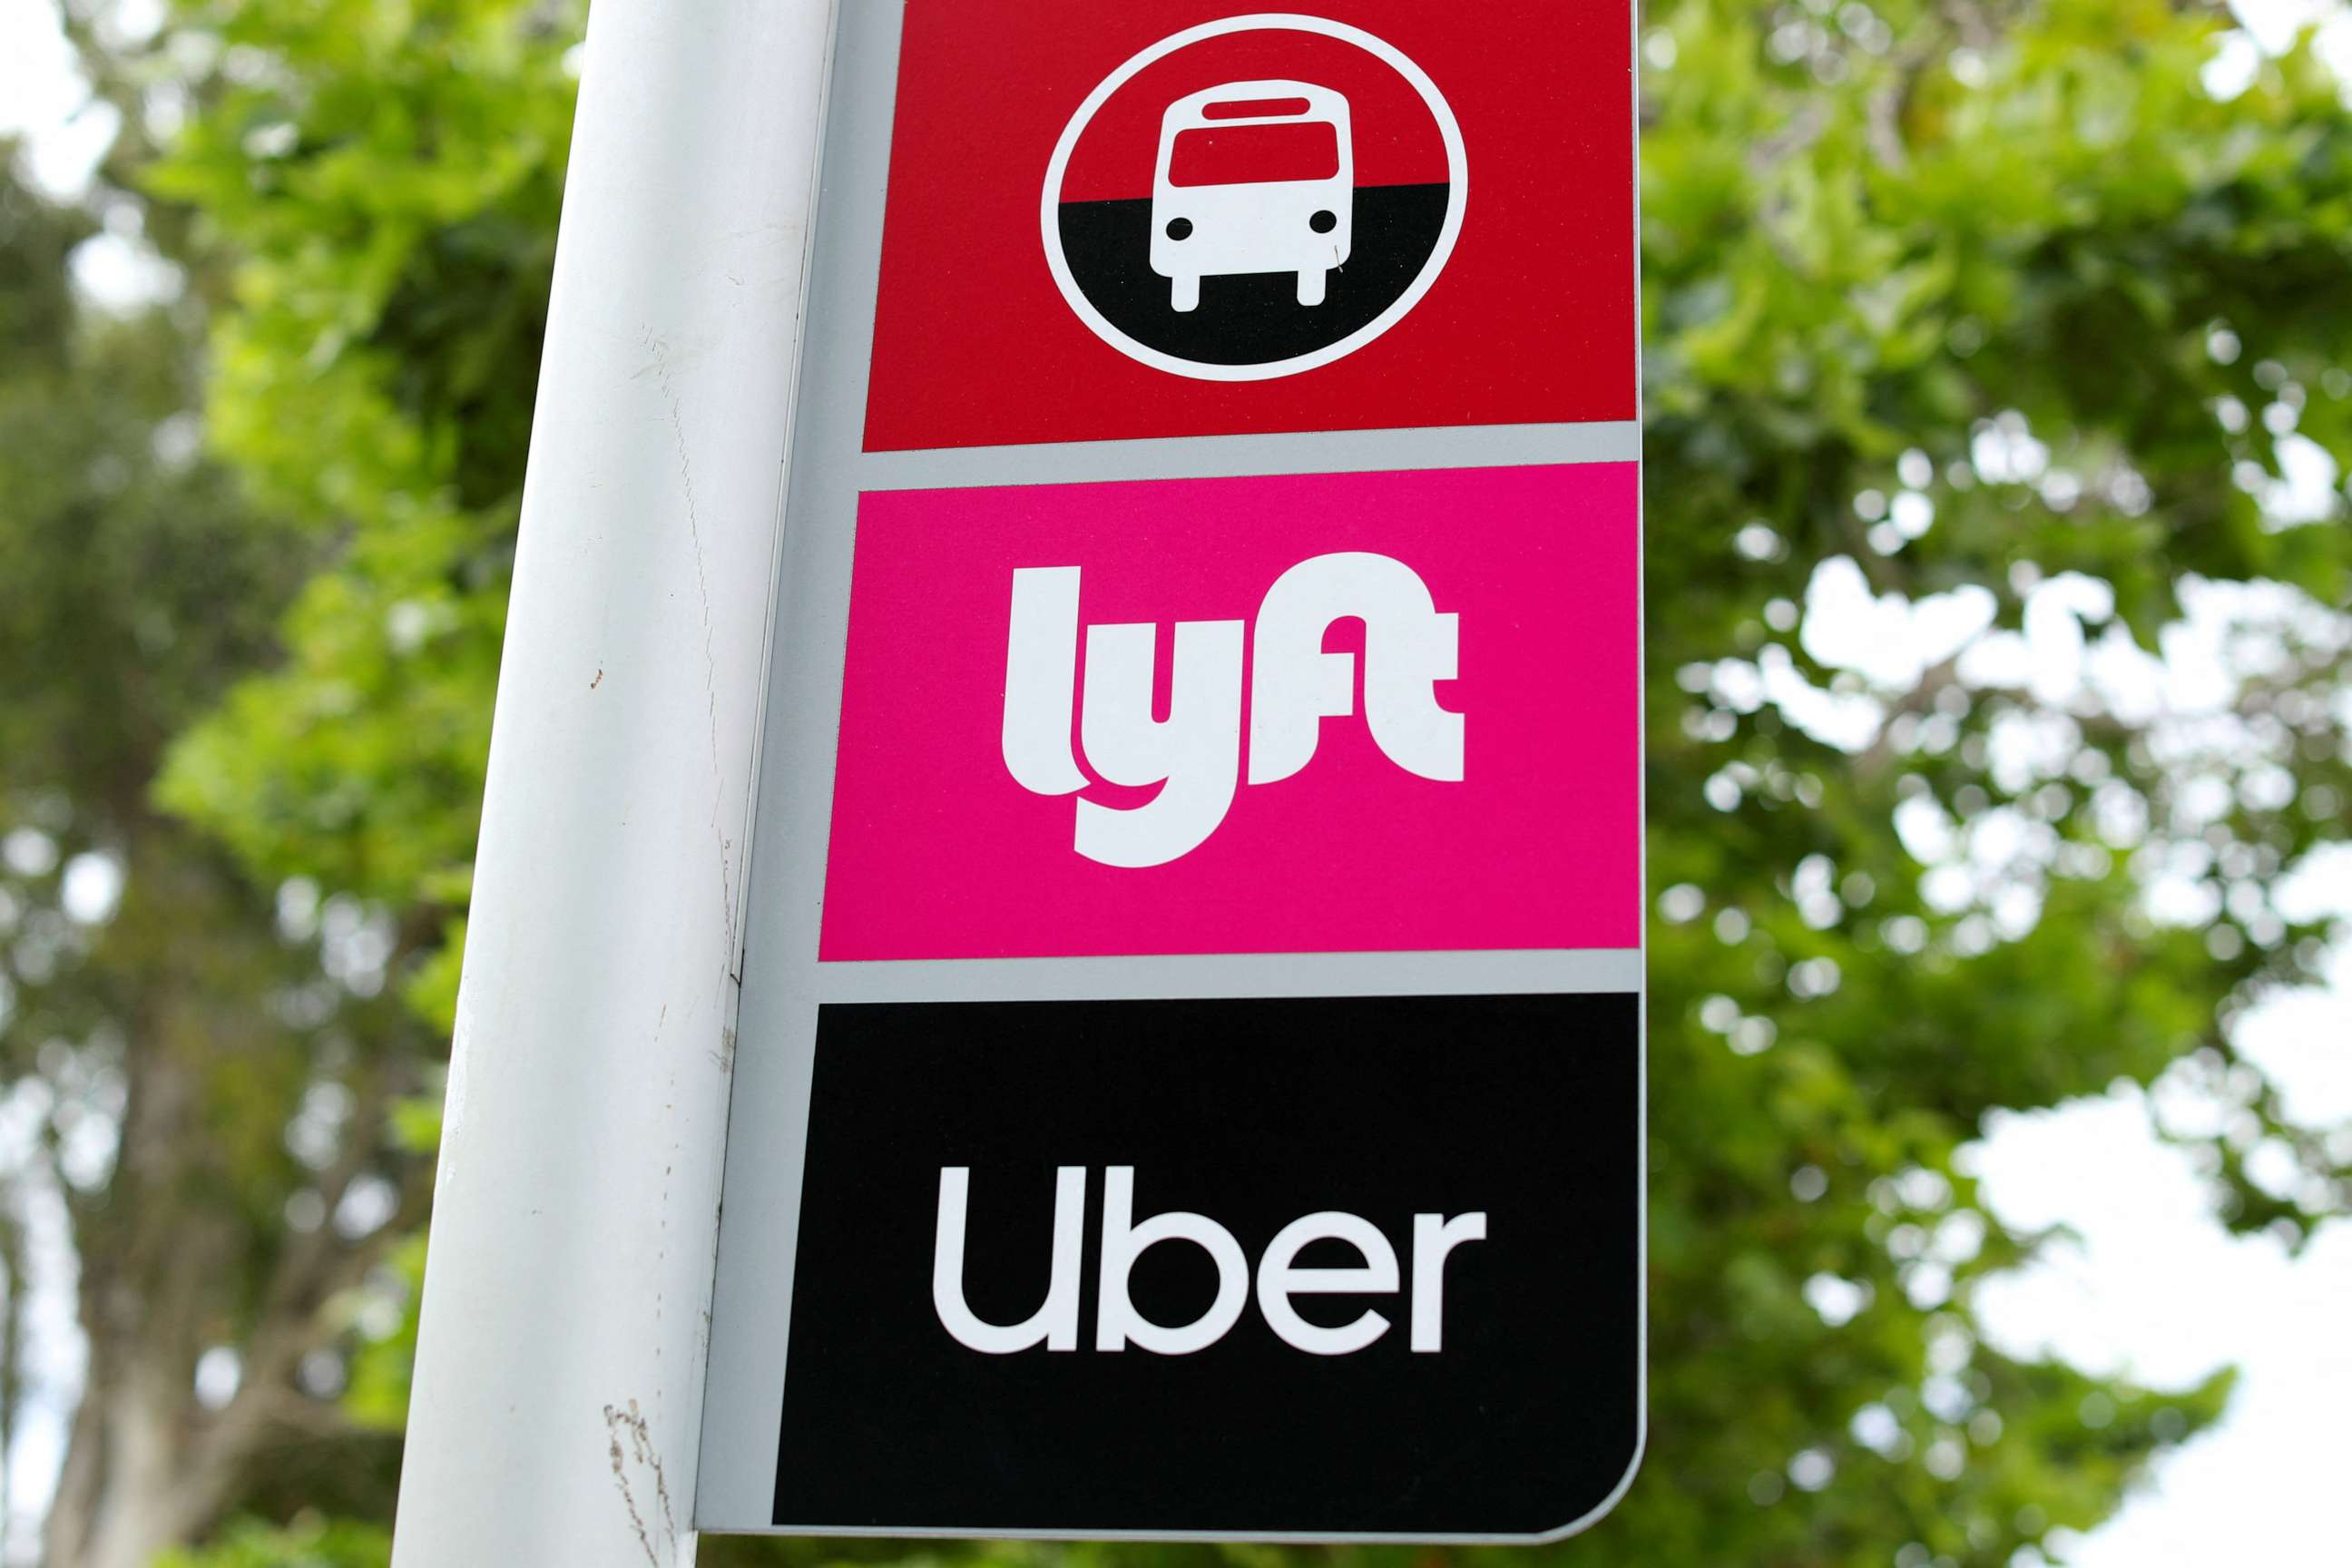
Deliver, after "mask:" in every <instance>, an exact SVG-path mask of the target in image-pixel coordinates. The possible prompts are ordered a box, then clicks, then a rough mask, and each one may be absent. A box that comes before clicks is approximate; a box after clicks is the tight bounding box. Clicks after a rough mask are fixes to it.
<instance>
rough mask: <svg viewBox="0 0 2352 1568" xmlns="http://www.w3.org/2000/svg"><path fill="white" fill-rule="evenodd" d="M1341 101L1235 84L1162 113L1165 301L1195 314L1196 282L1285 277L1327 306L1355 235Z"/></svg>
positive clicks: (1320, 90)
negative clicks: (1331, 281)
mask: <svg viewBox="0 0 2352 1568" xmlns="http://www.w3.org/2000/svg"><path fill="white" fill-rule="evenodd" d="M1355 185H1356V168H1355V145H1354V140H1353V137H1352V135H1351V133H1350V130H1349V117H1348V100H1347V99H1346V98H1345V97H1343V96H1342V95H1341V94H1339V93H1338V92H1336V91H1334V90H1333V89H1330V88H1328V87H1317V86H1315V85H1313V84H1311V83H1308V82H1303V81H1234V82H1226V83H1223V85H1221V86H1217V87H1212V88H1208V89H1203V90H1202V91H1200V92H1193V93H1187V94H1186V95H1185V96H1183V97H1182V98H1180V99H1178V100H1176V101H1175V102H1173V103H1171V104H1170V105H1169V106H1168V108H1167V110H1166V112H1164V113H1163V114H1162V115H1161V116H1160V154H1159V161H1158V167H1157V169H1156V170H1155V171H1154V174H1153V177H1152V183H1151V270H1152V271H1154V272H1156V273H1158V274H1159V275H1160V277H1162V278H1165V279H1168V300H1169V307H1170V308H1171V310H1178V311H1186V312H1189V311H1192V310H1198V309H1199V308H1200V304H1201V279H1202V278H1204V277H1216V278H1223V277H1232V276H1235V275H1239V274H1249V273H1261V272H1288V273H1293V274H1295V275H1296V276H1297V279H1298V287H1297V300H1298V303H1299V304H1300V305H1301V306H1304V307H1313V306H1317V305H1320V304H1322V303H1323V300H1324V297H1325V291H1326V288H1327V279H1328V278H1329V276H1330V272H1331V269H1332V268H1335V267H1338V266H1339V265H1340V264H1341V263H1342V262H1344V261H1346V260H1347V259H1348V253H1349V249H1350V247H1352V245H1353V242H1354V235H1355V211H1356V189H1355Z"/></svg>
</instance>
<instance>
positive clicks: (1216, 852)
mask: <svg viewBox="0 0 2352 1568" xmlns="http://www.w3.org/2000/svg"><path fill="white" fill-rule="evenodd" d="M1639 504H1640V470H1639V468H1638V466H1637V465H1635V464H1633V463H1590V464H1576V465H1568V466H1558V467H1534V468H1473V469H1448V470H1426V471H1416V472H1405V473H1384V474H1336V475H1309V476H1298V477H1282V478H1271V479H1171V480H1152V481H1141V482H1131V483H1115V484H1070V485H1034V486H1019V487H1012V488H1005V489H943V490H907V491H884V492H876V493H869V494H866V495H865V496H863V497H861V498H860V500H859V505H858V514H857V535H856V564H855V568H854V571H853V575H852V582H851V589H850V607H849V643H848V661H847V666H846V669H845V677H844V681H843V690H842V717H841V735H840V752H839V756H838V759H837V762H838V765H837V772H836V775H835V786H834V803H833V826H832V837H831V847H830V852H829V858H828V861H827V867H826V873H825V896H824V923H823V929H822V937H821V940H820V943H819V956H820V957H821V958H823V959H826V960H835V961H838V960H853V961H854V960H867V959H926V958H932V959H937V958H983V957H1048V956H1083V955H1103V954H1145V953H1193V952H1428V951H1449V950H1450V951H1467V950H1502V949H1518V950H1526V949H1580V948H1581V949H1591V948H1633V947H1634V946H1637V945H1638V943H1639V933H1640V886H1639V882H1640V831H1641V829H1640V793H1639V792H1640V776H1639V775H1640V763H1639V759H1640V732H1639V728H1640V694H1639V690H1638V671H1637V667H1636V659H1637V658H1638V648H1639V632H1638V627H1637V626H1636V625H1635V616H1636V605H1637V599H1638V587H1637V571H1638V563H1637V558H1636V555H1637V539H1636V533H1637V530H1636V514H1637V510H1638V507H1639Z"/></svg>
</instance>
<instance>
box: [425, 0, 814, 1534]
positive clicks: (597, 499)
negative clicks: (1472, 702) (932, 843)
mask: <svg viewBox="0 0 2352 1568" xmlns="http://www.w3.org/2000/svg"><path fill="white" fill-rule="evenodd" d="M831 11H832V5H831V0H690V3H689V0H595V4H594V8H593V14H592V16H591V19H590V22H589V27H588V41H587V50H586V58H585V65H584V68H583V77H582V83H581V94H580V106H579V117H578V121H577V130H576V132H575V135H574V139H573V142H572V164H571V172H570V176H569V184H568V187H567V189H566V191H565V194H564V201H563V223H562V237H561V241H560V244H559V247H558V249H557V253H556V263H555V283H554V293H553V298H552V300H551V308H550V317H549V321H548V333H547V346H546V353H545V359H544V362H543V364H542V368H541V379H540V387H539V403H538V411H537V416H536V423H535V425H534V426H533V429H532V432H531V446H530V475H529V479H528V483H527V484H526V487H525V489H524V495H523V507H522V532H521V542H520V547H519V553H518V555H517V558H516V563H515V582H514V593H513V600H512V608H511V612H510V616H509V624H508V629H507V642H506V653H505V660H504V667H503V668H502V670H501V672H500V678H499V697H498V709H497V715H496V720H495V723H494V727H493V731H492V745H491V752H490V767H489V780H488V792H487V795H486V798H485V800H484V802H483V808H482V837H481V849H480V855H479V858H478V863H477V868H476V873H475V882H474V898H473V911H472V919H471V927H470V931H469V933H468V935H467V942H466V974H465V984H464V987H463V991H462V994H461V995H460V997H459V1001H458V1009H457V1011H458V1018H457V1041H456V1045H455V1047H454V1052H453V1057H452V1061H451V1068H450V1078H449V1096H448V1115H447V1121H446V1131H445V1132H444V1135H443V1142H442V1150H441V1168H440V1174H439V1186H438V1191H437V1194H436V1204H435V1209H434V1215H433V1238H432V1244H431V1250H430V1253H429V1256H428V1258H427V1262H426V1268H425V1301H424V1321H423V1326H422V1330H421V1334H422V1339H421V1343H420V1345H419V1349H418V1359H417V1367H416V1381H415V1394H414V1397H413V1399H412V1401H411V1405H410V1409H409V1425H408V1444H407V1453H406V1458H405V1462H404V1469H403V1472H402V1476H401V1489H400V1513H399V1521H398V1525H397V1529H396V1533H395V1544H394V1551H393V1561H394V1564H395V1565H396V1568H492V1565H494V1564H495V1565H498V1568H509V1565H514V1568H532V1565H538V1564H550V1565H553V1564H562V1568H645V1565H646V1564H648V1563H650V1564H653V1565H654V1568H674V1565H677V1564H685V1563H691V1562H692V1561H693V1558H694V1532H693V1523H692V1519H691V1516H690V1510H691V1509H692V1507H693V1503H694V1489H695V1475H696V1469H697V1464H698V1454H697V1451H696V1447H697V1440H698V1431H699V1425H700V1416H701V1403H702V1386H703V1371H704V1354H705V1349H706V1342H707V1333H706V1316H705V1314H706V1309H707V1308H708V1306H709V1297H710V1286H711V1258H712V1250H713V1247H714V1244H715V1241H716V1237H717V1228H718V1215H719V1168H720V1163H721V1159H720V1156H721V1152H722V1144H723V1143H724V1141H725V1131H726V1116H727V1098H728V1084H729V1078H730V1071H731V1068H732V1062H733V1036H732V1027H733V1024H734V1014H735V986H734V983H733V982H732V981H731V980H730V973H731V972H733V970H734V969H735V966H736V963H737V952H738V949H739V944H740V919H739V915H740V910H741V908H742V887H743V868H744V864H745V848H746V838H747V831H746V824H747V823H748V821H749V816H750V813H749V805H750V798H751V773H752V765H753V760H754V757H753V753H754V746H755V740H756V735H757V730H758V721H759V714H760V705H761V688H762V685H763V682H762V675H763V670H762V668H761V666H762V658H763V649H764V647H765V642H766V636H767V631H768V621H769V602H770V591H771V578H772V565H773V560H774V554H775V545H776V531H777V528H778V526H779V524H780V521H781V519H780V516H779V513H780V502H781V497H782V484H781V481H782V473H781V467H782V462H783V458H784V453H785V450H786V443H787V437H788V436H789V430H790V421H791V414H792V400H793V384H794V374H795V367H796V362H797V357H798V352H797V351H798V343H799V317H800V312H801V308H802V300H803V273H804V255H805V249H806V238H807V231H808V226H809V223H810V219H811V216H812V208H813V205H814V173H815V163H816V148H817V135H818V124H819V111H820V107H821V99H822V95H823V78H824V58H825V52H826V42H827V36H828V31H829V26H830V23H831Z"/></svg>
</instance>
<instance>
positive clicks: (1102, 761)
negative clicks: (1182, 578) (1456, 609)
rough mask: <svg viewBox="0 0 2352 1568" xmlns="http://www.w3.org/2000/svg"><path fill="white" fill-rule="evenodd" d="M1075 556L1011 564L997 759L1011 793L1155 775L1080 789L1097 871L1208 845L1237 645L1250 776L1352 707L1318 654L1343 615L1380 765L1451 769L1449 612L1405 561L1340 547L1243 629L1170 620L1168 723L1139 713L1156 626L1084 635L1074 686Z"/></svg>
mask: <svg viewBox="0 0 2352 1568" xmlns="http://www.w3.org/2000/svg"><path fill="white" fill-rule="evenodd" d="M1079 574H1080V569H1079V568H1078V567H1076V566H1040V567H1020V568H1016V569H1015V570H1014V571H1013V618H1012V632H1011V636H1010V637H1009V638H1008V640H1007V646H1006V648H1005V658H1004V725H1003V752H1004V765H1005V767H1006V768H1007V769H1008V770H1010V771H1011V773H1012V774H1013V779H1014V780H1015V781H1016V782H1017V783H1019V784H1021V786H1022V787H1023V788H1024V789H1027V790H1031V791H1033V792H1034V793H1035V794H1038V795H1075V794H1076V793H1077V792H1078V791H1080V790H1083V789H1085V788H1086V787H1087V784H1089V783H1091V782H1092V780H1090V779H1089V778H1088V777H1087V773H1086V772H1085V771H1083V770H1082V769H1081V768H1080V767H1079V765H1078V757H1077V755H1075V754H1073V751H1072V746H1071V735H1072V731H1073V728H1074V726H1073V723H1072V719H1073V707H1074V704H1075V705H1076V725H1075V729H1076V735H1077V749H1078V751H1079V752H1083V754H1084V756H1085V760H1086V762H1087V765H1088V766H1090V767H1091V768H1092V769H1093V770H1094V773H1095V774H1096V775H1097V776H1098V777H1100V778H1101V779H1103V780H1106V781H1108V783H1111V784H1128V785H1135V786H1149V785H1151V784H1159V785H1160V786H1161V787H1160V792H1159V794H1157V795H1154V796H1152V798H1151V799H1150V801H1149V802H1147V803H1145V804H1143V805H1137V806H1131V807H1126V808H1120V807H1116V806H1110V805H1099V804H1097V803H1096V802H1094V801H1090V800H1086V799H1083V798H1082V799H1080V800H1079V801H1078V802H1077V826H1076V839H1075V847H1076V849H1077V852H1078V853H1079V854H1080V855H1083V856H1085V857H1086V858H1087V859H1089V860H1093V861H1097V862H1098V863H1100V864H1102V865H1105V866H1120V867H1145V866H1163V865H1166V864H1167V863H1168V862H1170V861H1171V860H1174V859H1177V858H1180V857H1181V856H1184V855H1186V854H1189V853H1191V852H1192V850H1194V849H1196V848H1198V847H1200V846H1201V845H1202V843H1203V842H1205V841H1206V840H1207V838H1208V837H1209V835H1210V834H1212V833H1213V832H1215V831H1216V828H1217V825H1218V824H1219V823H1221V822H1223V820H1224V819H1225V813H1226V812H1227V811H1228V810H1229V809H1230V808H1231V807H1232V805H1233V802H1234V791H1235V789H1236V787H1237V786H1238V784H1239V783H1240V781H1241V777H1242V772H1243V768H1242V760H1243V751H1244V748H1243V744H1242V685H1243V648H1244V641H1245V640H1246V642H1247V645H1248V650H1249V737H1248V746H1247V754H1248V782H1249V783H1251V784H1274V783H1276V782H1278V781H1280V780H1283V779H1286V778H1288V777H1290V776H1291V775H1292V774H1294V773H1297V772H1298V771H1299V770H1300V769H1301V768H1304V767H1305V766H1306V765H1307V763H1309V762H1310V761H1312V760H1313V758H1314V756H1315V747H1316V742H1317V741H1318V737H1319V735H1320V733H1321V726H1322V721H1324V720H1325V719H1327V718H1342V719H1344V718H1348V717H1351V716H1352V715H1354V713H1355V711H1356V688H1357V684H1358V669H1357V659H1356V656H1355V655H1354V654H1352V653H1328V652H1326V651H1324V647H1323V639H1324V635H1325V634H1326V633H1327V632H1328V630H1329V629H1330V628H1331V626H1333V625H1334V624H1335V623H1337V622H1339V621H1341V620H1346V619H1350V618H1353V619H1357V620H1360V621H1361V622H1362V623H1363V625H1364V654H1363V661H1362V664H1363V668H1362V671H1361V677H1362V686H1363V693H1364V697H1363V707H1364V712H1363V719H1364V722H1365V724H1366V726H1367V727H1368V728H1369V729H1370V731H1371V735H1372V739H1373V741H1374V742H1376V743H1377V744H1378V745H1379V746H1380V749H1381V752H1383V753H1385V754H1386V755H1387V757H1388V758H1389V760H1390V761H1391V762H1393V763H1396V764H1397V766H1399V767H1401V768H1402V769H1404V770H1405V771H1406V772H1407V773H1415V774H1418V775H1419V776H1421V777H1423V778H1425V779H1433V780H1437V781H1440V782H1443V783H1459V782H1460V781H1461V779H1462V734H1463V717H1462V715H1461V714H1459V713H1454V712H1449V711H1447V710H1445V709H1444V707H1443V706H1441V705H1440V704H1439V702H1438V700H1437V692H1436V685H1437V682H1439V681H1441V680H1451V679H1454V677H1455V675H1456V673H1457V665H1458V662H1459V657H1460V651H1461V620H1460V617H1459V616H1456V615H1453V614H1450V613H1446V612H1443V611H1440V610H1439V609H1438V608H1437V605H1436V602H1435V601H1434V600H1433V598H1432V596H1431V595H1430V592H1429V588H1428V586H1427V585H1426V584H1423V582H1422V580H1421V578H1420V576H1419V575H1418V574H1415V573H1414V572H1413V570H1412V568H1411V567H1409V566H1407V565H1405V564H1404V563H1402V562H1401V561H1397V560H1394V559H1392V558H1391V557H1389V556H1386V555H1378V554H1373V553H1370V552H1363V551H1343V552H1336V553H1332V554H1328V555H1317V556H1314V557H1312V558H1310V559H1308V560H1306V561H1302V562H1300V563H1298V564H1297V565H1296V566H1293V567H1291V568H1290V569H1289V570H1288V571H1286V572H1285V573H1283V574H1282V575H1281V576H1279V577H1277V578H1276V579H1275V582H1274V585H1273V586H1272V587H1271V588H1269V589H1267V590H1266V594H1265V599H1264V600H1263V601H1261V602H1260V604H1259V605H1258V609H1257V618H1256V622H1255V627H1254V628H1253V627H1252V626H1249V625H1248V624H1247V623H1244V622H1242V621H1237V620H1234V621H1179V622H1177V623H1176V627H1175V637H1174V655H1173V659H1172V667H1171V669H1170V672H1169V681H1168V690H1169V701H1168V716H1167V717H1166V718H1165V719H1161V718H1158V717H1156V716H1155V714H1154V711H1153V700H1152V699H1153V690H1154V687H1155V685H1156V682H1157V678H1158V668H1157V666H1158V654H1157V651H1156V645H1157V642H1158V637H1159V628H1158V626H1155V625H1154V624H1152V623H1150V622H1148V621H1145V622H1120V623H1113V624H1107V625H1098V626H1087V627H1086V628H1085V637H1084V665H1085V672H1084V685H1083V694H1082V695H1081V687H1080V676H1079V664H1080V635H1079V634H1080V627H1079V622H1078V585H1079Z"/></svg>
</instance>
